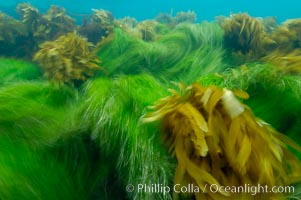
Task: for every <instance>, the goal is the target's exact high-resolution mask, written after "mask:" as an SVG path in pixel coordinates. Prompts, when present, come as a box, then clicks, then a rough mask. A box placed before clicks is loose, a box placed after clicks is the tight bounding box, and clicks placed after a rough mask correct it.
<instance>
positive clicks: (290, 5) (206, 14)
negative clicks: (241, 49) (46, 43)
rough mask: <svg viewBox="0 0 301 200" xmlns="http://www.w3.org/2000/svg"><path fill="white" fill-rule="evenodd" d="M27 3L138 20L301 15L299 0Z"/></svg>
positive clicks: (7, 7)
mask: <svg viewBox="0 0 301 200" xmlns="http://www.w3.org/2000/svg"><path fill="white" fill-rule="evenodd" d="M21 2H24V1H19V0H15V1H12V0H9V1H3V0H2V1H0V10H2V11H5V12H6V13H10V14H11V15H16V14H15V7H16V4H18V3H21ZM25 2H29V3H31V4H32V5H33V6H35V7H37V8H39V9H40V10H41V11H45V10H47V9H48V8H49V6H50V5H59V6H62V7H65V8H66V9H67V10H68V12H69V14H70V15H75V16H76V15H79V14H88V13H91V8H98V9H99V8H101V9H106V10H109V11H111V12H112V13H113V15H114V16H115V17H116V18H122V17H124V16H131V17H135V18H136V19H137V20H144V19H149V18H154V17H155V16H157V15H158V14H159V13H162V12H167V13H171V12H172V13H176V12H179V11H188V10H193V11H195V12H196V13H197V16H198V20H199V21H201V20H209V21H211V20H214V17H215V16H218V15H226V16H228V15H229V14H230V13H237V12H248V13H249V14H250V15H251V16H255V17H266V16H276V17H277V19H278V21H279V22H281V21H284V20H286V19H290V18H299V17H300V5H301V2H300V1H297V0H287V1H277V0H276V1H275V0H274V1H273V0H265V1H261V0H253V1H251V0H249V1H243V0H229V1H226V0H213V1H211V0H207V1H203V0H186V1H183V0H163V1H162V0H145V1H138V0H136V1H133V0H132V1H125V0H98V1H97V0H90V1H87V0H86V1H85V0H65V1H63V0H53V1H41V0H31V1H25Z"/></svg>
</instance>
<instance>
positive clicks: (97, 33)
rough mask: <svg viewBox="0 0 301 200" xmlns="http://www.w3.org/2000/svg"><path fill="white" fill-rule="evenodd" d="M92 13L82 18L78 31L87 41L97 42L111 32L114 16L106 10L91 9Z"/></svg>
mask: <svg viewBox="0 0 301 200" xmlns="http://www.w3.org/2000/svg"><path fill="white" fill-rule="evenodd" d="M92 11H93V14H92V15H91V16H90V17H88V18H86V19H85V20H84V23H83V24H82V26H81V27H80V28H79V30H78V32H79V33H80V34H81V35H83V36H85V37H87V38H88V41H89V42H92V43H93V44H97V43H98V42H100V41H101V40H102V38H103V37H107V36H108V35H109V34H110V33H112V31H113V28H114V16H113V15H112V13H111V12H109V11H106V10H102V9H100V10H98V9H92Z"/></svg>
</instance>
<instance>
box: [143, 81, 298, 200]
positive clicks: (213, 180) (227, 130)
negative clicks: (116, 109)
mask: <svg viewBox="0 0 301 200" xmlns="http://www.w3.org/2000/svg"><path fill="white" fill-rule="evenodd" d="M181 87H182V89H181V90H182V91H184V93H183V92H182V94H180V93H179V92H176V91H174V90H172V95H171V96H169V97H166V98H164V99H161V100H160V101H159V102H158V103H157V104H156V105H155V106H152V107H151V108H152V109H153V110H154V111H153V112H152V113H149V114H147V115H146V116H145V117H144V119H143V121H144V122H152V121H156V120H161V121H162V126H163V132H164V141H165V143H166V144H167V146H168V147H169V148H170V150H171V151H172V153H173V155H175V157H176V158H177V161H178V166H177V168H176V172H175V177H174V184H185V183H192V184H195V185H198V186H199V187H200V188H201V189H205V185H206V184H216V185H223V186H225V185H228V186H240V185H244V184H250V185H257V184H262V185H268V186H273V185H289V184H293V183H295V182H297V181H300V180H301V174H300V170H301V164H300V162H299V161H298V160H297V158H296V157H294V156H293V154H292V153H291V152H290V151H289V150H288V149H287V144H285V142H284V141H283V138H284V137H285V136H284V135H280V134H279V133H277V132H276V131H275V130H274V129H273V128H272V127H270V126H269V125H268V124H266V123H264V122H263V121H261V120H259V119H257V118H256V117H254V116H253V114H252V112H251V110H250V109H249V108H248V107H247V106H245V105H243V104H242V103H240V101H239V100H238V98H237V97H239V98H243V99H246V98H248V94H247V93H245V92H243V91H230V90H227V89H220V88H217V87H215V86H210V87H203V86H201V85H199V84H197V83H195V84H193V85H191V86H188V87H186V88H185V87H184V86H181ZM236 96H237V97H236ZM286 141H289V139H287V138H286ZM289 143H293V142H291V141H290V142H289ZM292 146H296V145H295V144H293V145H292ZM297 148H299V147H297ZM174 195H175V198H176V199H177V194H174ZM195 195H196V199H205V198H212V199H228V197H227V196H230V197H229V199H230V198H233V195H234V196H236V195H237V197H240V198H242V197H245V196H244V195H246V194H232V193H226V192H225V191H220V193H219V194H216V193H211V192H210V191H206V193H198V194H195ZM261 195H262V196H261ZM264 195H265V194H258V195H256V198H264ZM269 195H271V194H269ZM277 195H279V194H275V196H277ZM279 196H281V195H279ZM249 198H251V197H249ZM252 199H253V198H252Z"/></svg>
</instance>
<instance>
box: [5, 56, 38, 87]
mask: <svg viewBox="0 0 301 200" xmlns="http://www.w3.org/2000/svg"><path fill="white" fill-rule="evenodd" d="M41 76H42V72H41V70H40V68H39V67H38V66H36V65H34V64H33V63H30V62H26V61H23V60H18V59H13V58H0V86H2V85H6V84H9V83H16V82H20V81H26V80H36V79H40V78H41Z"/></svg>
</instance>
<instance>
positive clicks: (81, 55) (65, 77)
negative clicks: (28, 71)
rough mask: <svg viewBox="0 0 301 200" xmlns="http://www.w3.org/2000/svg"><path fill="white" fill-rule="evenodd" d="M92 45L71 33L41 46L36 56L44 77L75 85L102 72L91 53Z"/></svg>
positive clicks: (97, 60) (35, 58) (96, 59)
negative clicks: (96, 72)
mask: <svg viewBox="0 0 301 200" xmlns="http://www.w3.org/2000/svg"><path fill="white" fill-rule="evenodd" d="M92 47H93V45H92V43H89V42H87V40H86V39H85V38H82V37H81V36H79V35H78V34H76V33H69V34H67V35H63V36H61V37H59V38H58V39H57V40H55V41H48V42H45V43H43V44H42V45H41V49H40V50H39V51H38V52H37V53H36V54H35V56H34V60H35V61H37V62H38V63H39V64H40V65H41V66H42V68H43V70H44V76H45V77H46V78H48V79H50V80H53V81H56V82H59V83H67V84H71V85H73V84H74V82H75V81H85V80H86V79H87V78H88V77H91V76H93V75H94V73H95V71H97V70H100V69H101V67H100V66H99V64H100V61H99V59H98V58H97V56H96V55H95V54H94V53H93V52H92V51H91V48H92Z"/></svg>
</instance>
